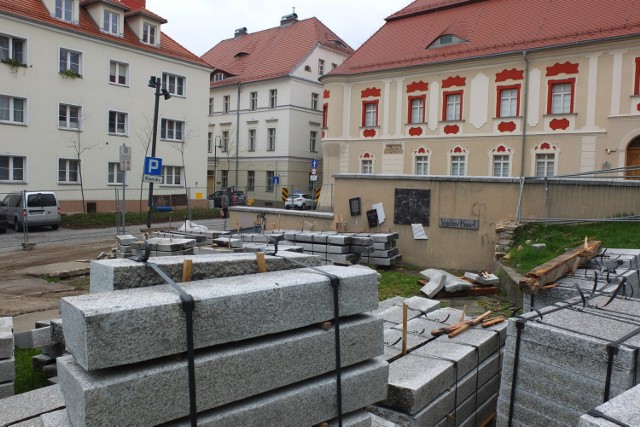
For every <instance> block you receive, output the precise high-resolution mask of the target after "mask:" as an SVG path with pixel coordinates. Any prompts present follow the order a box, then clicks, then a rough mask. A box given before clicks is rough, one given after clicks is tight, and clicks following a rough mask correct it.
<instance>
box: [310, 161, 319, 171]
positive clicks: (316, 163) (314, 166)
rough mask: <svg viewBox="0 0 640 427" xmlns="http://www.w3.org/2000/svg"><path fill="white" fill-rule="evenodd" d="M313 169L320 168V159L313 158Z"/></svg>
mask: <svg viewBox="0 0 640 427" xmlns="http://www.w3.org/2000/svg"><path fill="white" fill-rule="evenodd" d="M311 169H318V160H316V159H313V160H311Z"/></svg>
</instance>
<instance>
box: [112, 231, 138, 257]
mask: <svg viewBox="0 0 640 427" xmlns="http://www.w3.org/2000/svg"><path fill="white" fill-rule="evenodd" d="M138 241H140V239H139V238H137V237H136V236H132V235H131V234H118V235H116V244H117V246H116V254H115V255H116V257H117V258H129V257H130V256H132V255H135V254H134V252H133V250H132V248H131V244H132V243H134V242H138Z"/></svg>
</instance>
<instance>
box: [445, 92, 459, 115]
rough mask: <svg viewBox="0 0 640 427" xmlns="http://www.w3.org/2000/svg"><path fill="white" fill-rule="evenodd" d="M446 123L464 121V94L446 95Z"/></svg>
mask: <svg viewBox="0 0 640 427" xmlns="http://www.w3.org/2000/svg"><path fill="white" fill-rule="evenodd" d="M445 105H446V111H445V121H459V120H461V119H462V94H461V93H447V94H445Z"/></svg>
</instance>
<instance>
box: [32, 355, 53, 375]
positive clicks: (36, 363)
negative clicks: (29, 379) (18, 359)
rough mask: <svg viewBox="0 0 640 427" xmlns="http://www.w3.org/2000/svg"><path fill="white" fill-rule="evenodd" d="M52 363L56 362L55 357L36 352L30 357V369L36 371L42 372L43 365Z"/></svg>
mask: <svg viewBox="0 0 640 427" xmlns="http://www.w3.org/2000/svg"><path fill="white" fill-rule="evenodd" d="M52 363H56V359H54V358H52V357H51V356H49V355H46V354H36V355H35V356H33V357H31V369H32V370H34V371H36V372H42V369H43V368H44V367H45V366H47V365H51V364H52Z"/></svg>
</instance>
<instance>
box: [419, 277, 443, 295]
mask: <svg viewBox="0 0 640 427" xmlns="http://www.w3.org/2000/svg"><path fill="white" fill-rule="evenodd" d="M446 281H447V279H446V277H444V276H443V275H442V274H440V273H434V274H432V276H431V279H429V282H428V283H427V284H426V285H424V286H423V287H422V289H420V292H422V293H423V294H425V295H426V296H427V298H433V297H435V296H436V294H437V293H438V292H440V291H441V290H443V289H444V284H445V283H446Z"/></svg>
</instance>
